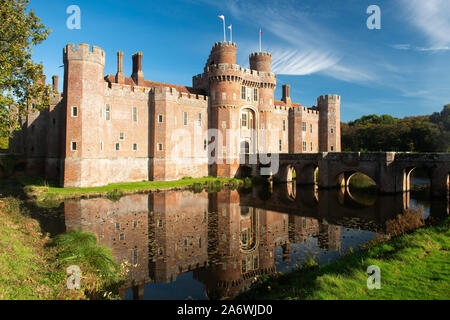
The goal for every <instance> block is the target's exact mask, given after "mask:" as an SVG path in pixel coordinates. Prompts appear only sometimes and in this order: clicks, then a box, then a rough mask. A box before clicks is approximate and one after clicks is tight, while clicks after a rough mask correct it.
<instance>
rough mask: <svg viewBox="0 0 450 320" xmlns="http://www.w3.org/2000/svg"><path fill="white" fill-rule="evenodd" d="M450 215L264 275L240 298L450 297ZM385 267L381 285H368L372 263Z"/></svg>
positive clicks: (413, 298)
mask: <svg viewBox="0 0 450 320" xmlns="http://www.w3.org/2000/svg"><path fill="white" fill-rule="evenodd" d="M449 250H450V218H447V219H446V220H445V221H443V222H442V223H440V224H439V225H436V226H432V227H426V228H422V229H418V230H416V231H414V232H413V233H411V234H406V235H401V236H398V237H395V238H393V239H392V240H391V241H388V242H382V243H379V244H375V245H373V246H369V247H368V248H366V249H363V250H361V251H359V252H357V253H354V254H352V255H348V256H345V257H343V258H342V259H340V260H338V261H337V262H335V263H331V264H327V265H324V266H322V267H320V268H319V267H317V266H313V265H311V264H309V265H308V267H306V268H301V269H299V270H295V271H291V272H289V273H286V274H276V275H273V276H269V277H263V278H260V279H259V280H258V281H256V282H255V283H254V284H253V286H252V289H251V290H250V291H248V292H246V293H243V294H241V295H240V296H238V297H237V299H288V300H291V299H293V300H297V299H313V300H316V299H320V300H322V299H324V300H335V299H339V300H340V299H346V300H366V299H367V300H372V299H383V300H397V299H408V300H415V299H426V300H434V299H450V264H449V261H450V253H449ZM371 265H377V266H379V267H380V269H381V289H380V290H369V289H368V288H367V279H368V275H367V274H366V270H367V267H369V266H371Z"/></svg>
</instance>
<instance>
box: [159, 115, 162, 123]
mask: <svg viewBox="0 0 450 320" xmlns="http://www.w3.org/2000/svg"><path fill="white" fill-rule="evenodd" d="M158 122H159V123H162V122H163V115H162V114H160V115H158Z"/></svg>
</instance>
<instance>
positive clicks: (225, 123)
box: [222, 121, 227, 129]
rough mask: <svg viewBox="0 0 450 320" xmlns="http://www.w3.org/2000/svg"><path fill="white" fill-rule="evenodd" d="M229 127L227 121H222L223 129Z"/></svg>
mask: <svg viewBox="0 0 450 320" xmlns="http://www.w3.org/2000/svg"><path fill="white" fill-rule="evenodd" d="M226 128H227V122H226V121H222V129H226Z"/></svg>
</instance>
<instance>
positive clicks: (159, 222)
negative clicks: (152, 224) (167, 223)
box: [158, 219, 163, 228]
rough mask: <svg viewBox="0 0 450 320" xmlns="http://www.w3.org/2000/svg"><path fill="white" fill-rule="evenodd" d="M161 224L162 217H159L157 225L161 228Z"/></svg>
mask: <svg viewBox="0 0 450 320" xmlns="http://www.w3.org/2000/svg"><path fill="white" fill-rule="evenodd" d="M162 226H163V221H162V219H159V220H158V227H159V228H161V227H162Z"/></svg>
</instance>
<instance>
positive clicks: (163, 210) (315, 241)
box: [30, 179, 449, 300]
mask: <svg viewBox="0 0 450 320" xmlns="http://www.w3.org/2000/svg"><path fill="white" fill-rule="evenodd" d="M416 183H418V184H419V183H421V181H420V180H419V179H417V181H416ZM30 206H31V208H32V212H33V215H34V216H35V217H36V218H38V220H39V221H40V223H41V227H42V229H43V231H44V232H49V233H50V234H51V235H52V236H53V235H56V234H59V233H63V232H66V231H69V230H72V229H83V230H88V231H90V232H93V233H95V234H96V235H97V237H98V239H99V242H100V243H101V244H103V245H105V246H107V247H109V248H111V249H112V252H113V254H114V257H115V259H116V261H117V262H121V261H123V260H124V259H126V260H128V261H129V262H130V263H131V264H132V265H133V266H131V267H130V273H129V276H128V280H127V281H126V284H125V285H124V286H123V288H122V289H121V290H120V292H119V294H120V296H121V297H122V298H123V299H156V300H166V299H180V300H186V299H194V300H203V299H230V298H233V297H235V296H236V295H237V294H238V293H239V292H241V291H243V290H246V289H247V288H248V287H249V286H250V285H251V283H252V281H254V279H255V277H256V276H258V275H266V274H272V273H274V272H286V271H289V270H291V269H293V268H297V267H298V266H300V265H301V264H302V263H304V262H305V261H306V260H307V259H310V258H313V259H315V260H316V261H318V262H319V264H324V263H327V262H332V261H335V260H336V259H338V258H339V257H340V256H341V255H343V254H348V253H350V252H352V251H356V250H358V248H359V246H361V245H363V244H365V243H367V242H369V241H371V240H373V239H375V238H384V237H388V236H389V235H394V234H396V233H398V230H399V217H398V215H399V214H402V215H403V217H404V218H405V219H400V220H402V221H403V222H404V221H407V220H408V219H409V220H412V221H413V222H412V223H411V225H414V224H417V221H419V222H420V221H422V222H423V223H424V224H427V223H432V222H433V221H434V220H438V219H439V218H440V217H443V216H445V215H448V213H449V205H448V201H443V200H428V197H427V196H424V195H423V194H422V193H421V192H419V193H417V192H408V193H404V194H400V195H395V196H386V195H383V196H382V195H377V194H375V193H370V192H361V191H359V192H358V191H357V190H352V189H350V190H348V189H347V190H344V189H342V190H328V191H327V190H318V189H317V188H316V187H314V186H310V187H300V186H296V185H295V184H293V183H288V184H279V185H274V186H270V185H265V186H255V187H253V188H251V189H239V190H230V189H223V190H222V191H220V192H216V193H207V192H206V191H202V192H199V193H195V192H192V191H166V192H153V193H149V194H135V195H129V196H124V197H122V198H120V199H118V200H116V201H112V200H109V199H105V198H95V199H82V200H68V201H65V202H63V203H62V204H61V205H59V207H57V208H42V207H36V206H35V205H34V204H30ZM408 208H418V209H421V210H418V211H417V212H415V213H414V214H412V215H411V213H408V214H405V211H407V209H408ZM419 224H420V223H419ZM400 229H401V228H400Z"/></svg>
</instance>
